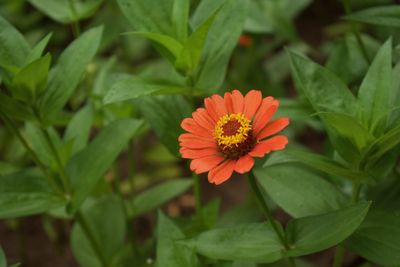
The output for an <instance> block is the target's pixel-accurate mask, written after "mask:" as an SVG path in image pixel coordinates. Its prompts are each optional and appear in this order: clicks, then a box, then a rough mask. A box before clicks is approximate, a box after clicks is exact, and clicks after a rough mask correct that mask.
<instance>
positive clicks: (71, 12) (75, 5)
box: [28, 0, 103, 24]
mask: <svg viewBox="0 0 400 267" xmlns="http://www.w3.org/2000/svg"><path fill="white" fill-rule="evenodd" d="M28 1H29V2H30V3H31V4H32V5H33V6H35V7H36V8H37V9H39V10H40V11H41V12H43V13H45V14H46V15H47V16H49V17H50V18H52V19H53V20H55V21H57V22H59V23H63V24H68V23H72V22H74V21H78V20H81V19H85V18H88V17H90V16H92V15H93V14H94V13H95V12H96V10H97V9H98V8H99V7H100V5H101V3H102V2H103V0H86V1H78V0H57V1H53V0H28Z"/></svg>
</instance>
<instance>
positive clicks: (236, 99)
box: [232, 90, 244, 113]
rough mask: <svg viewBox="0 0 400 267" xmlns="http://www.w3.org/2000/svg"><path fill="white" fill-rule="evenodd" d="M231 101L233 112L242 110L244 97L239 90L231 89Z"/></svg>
mask: <svg viewBox="0 0 400 267" xmlns="http://www.w3.org/2000/svg"><path fill="white" fill-rule="evenodd" d="M232 103H233V112H234V113H239V112H243V107H244V97H243V95H242V93H241V92H240V91H239V90H233V92H232Z"/></svg>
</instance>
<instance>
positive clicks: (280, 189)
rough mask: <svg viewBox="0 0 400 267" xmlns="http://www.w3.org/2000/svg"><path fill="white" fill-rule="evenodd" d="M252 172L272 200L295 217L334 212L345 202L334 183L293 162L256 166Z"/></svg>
mask: <svg viewBox="0 0 400 267" xmlns="http://www.w3.org/2000/svg"><path fill="white" fill-rule="evenodd" d="M294 174H296V175H294ZM255 175H256V177H257V179H258V181H259V183H260V184H261V186H262V187H263V188H264V190H265V191H266V192H267V193H268V195H269V196H270V197H271V198H272V200H274V202H276V203H277V204H278V205H279V206H280V207H282V208H283V209H284V210H285V211H286V212H287V213H289V214H290V215H292V216H293V217H295V218H299V217H304V216H311V215H317V214H322V213H326V212H330V211H334V210H337V209H339V208H341V207H343V206H344V205H345V203H347V199H346V197H345V196H344V195H343V194H342V193H341V192H340V191H339V189H338V188H336V187H335V186H334V185H332V184H331V183H329V182H327V181H326V180H324V179H323V178H322V177H319V176H317V175H316V174H314V173H312V172H310V171H307V170H305V169H303V168H300V167H298V166H295V165H288V164H285V165H279V166H273V167H268V168H262V169H257V170H256V171H255Z"/></svg>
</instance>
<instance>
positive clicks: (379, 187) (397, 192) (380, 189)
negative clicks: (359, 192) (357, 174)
mask: <svg viewBox="0 0 400 267" xmlns="http://www.w3.org/2000/svg"><path fill="white" fill-rule="evenodd" d="M396 158H397V157H396ZM367 199H370V200H371V201H372V202H373V203H374V209H379V210H385V211H390V212H398V211H400V177H399V176H398V175H397V174H392V175H390V176H389V177H387V178H386V179H384V180H383V181H380V182H379V183H377V184H376V185H375V186H373V187H368V191H367Z"/></svg>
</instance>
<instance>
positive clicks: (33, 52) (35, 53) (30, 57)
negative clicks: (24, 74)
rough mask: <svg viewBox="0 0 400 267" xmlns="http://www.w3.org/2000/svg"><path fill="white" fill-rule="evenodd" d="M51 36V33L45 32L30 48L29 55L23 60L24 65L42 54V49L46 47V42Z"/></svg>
mask: <svg viewBox="0 0 400 267" xmlns="http://www.w3.org/2000/svg"><path fill="white" fill-rule="evenodd" d="M51 36H52V33H49V34H47V35H46V36H45V37H44V38H43V39H42V40H41V41H40V42H39V43H37V44H36V46H35V47H34V48H32V50H31V51H30V53H29V55H28V56H27V58H26V60H25V64H24V66H25V65H28V64H29V63H31V62H32V61H35V60H37V59H39V58H40V57H41V56H42V54H43V51H44V49H45V48H46V46H47V44H48V42H49V41H50V38H51Z"/></svg>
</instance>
